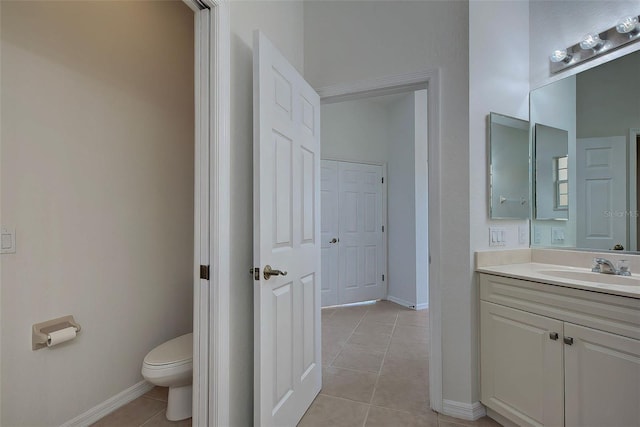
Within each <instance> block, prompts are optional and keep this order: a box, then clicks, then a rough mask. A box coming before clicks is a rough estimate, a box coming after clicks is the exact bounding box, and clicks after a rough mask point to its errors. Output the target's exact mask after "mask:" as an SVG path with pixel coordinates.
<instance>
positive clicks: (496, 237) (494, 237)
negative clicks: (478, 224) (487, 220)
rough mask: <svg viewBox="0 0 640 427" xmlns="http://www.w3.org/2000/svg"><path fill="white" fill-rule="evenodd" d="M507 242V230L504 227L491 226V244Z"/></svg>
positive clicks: (497, 244)
mask: <svg viewBox="0 0 640 427" xmlns="http://www.w3.org/2000/svg"><path fill="white" fill-rule="evenodd" d="M506 244H507V232H506V230H505V228H504V227H489V246H504V245H506Z"/></svg>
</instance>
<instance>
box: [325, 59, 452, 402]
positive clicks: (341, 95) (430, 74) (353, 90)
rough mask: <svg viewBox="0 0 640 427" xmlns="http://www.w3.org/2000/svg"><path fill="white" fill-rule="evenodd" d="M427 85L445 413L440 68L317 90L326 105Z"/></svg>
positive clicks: (432, 355) (436, 351) (436, 386)
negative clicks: (441, 276) (442, 311)
mask: <svg viewBox="0 0 640 427" xmlns="http://www.w3.org/2000/svg"><path fill="white" fill-rule="evenodd" d="M425 87H426V88H427V90H428V95H427V96H428V107H427V108H428V112H427V116H428V118H427V120H428V123H429V130H428V142H427V150H428V156H427V158H428V159H429V255H430V257H431V264H430V268H429V326H430V331H431V334H430V337H429V342H430V344H429V393H430V396H431V399H430V401H431V408H432V409H433V410H435V411H437V412H442V320H441V319H442V315H441V310H442V289H441V281H440V274H441V270H442V267H441V264H442V256H441V250H440V248H441V246H442V244H441V242H442V240H443V238H442V227H441V224H442V212H441V203H440V200H441V194H442V190H441V179H440V176H441V171H440V152H441V141H440V90H441V89H440V69H439V68H435V69H431V70H424V71H419V72H416V73H407V74H397V75H391V76H385V77H380V78H375V79H368V80H361V81H356V82H352V83H346V84H337V85H332V86H325V87H321V88H318V89H316V91H317V92H318V94H319V95H320V101H321V103H323V104H331V103H334V102H341V101H347V100H350V99H359V98H364V97H367V96H372V95H383V94H391V93H397V92H407V91H411V90H418V89H424V88H425Z"/></svg>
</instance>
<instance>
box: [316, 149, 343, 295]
mask: <svg viewBox="0 0 640 427" xmlns="http://www.w3.org/2000/svg"><path fill="white" fill-rule="evenodd" d="M320 180H321V181H322V184H321V189H320V194H321V197H320V204H321V222H322V226H321V228H320V229H321V232H320V236H321V237H320V239H321V240H322V291H321V294H322V306H323V307H328V306H331V305H336V304H338V257H339V250H338V249H339V247H338V244H339V240H338V235H339V232H340V230H339V226H338V200H339V198H340V195H339V194H338V162H337V161H335V160H322V161H321V173H320Z"/></svg>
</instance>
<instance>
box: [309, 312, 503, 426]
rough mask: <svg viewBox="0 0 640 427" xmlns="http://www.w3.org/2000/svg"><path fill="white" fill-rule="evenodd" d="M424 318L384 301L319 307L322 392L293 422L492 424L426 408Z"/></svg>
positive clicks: (425, 315)
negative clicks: (467, 419)
mask: <svg viewBox="0 0 640 427" xmlns="http://www.w3.org/2000/svg"><path fill="white" fill-rule="evenodd" d="M428 337H429V317H428V312H427V311H426V310H421V311H414V310H409V309H407V308H404V307H402V306H399V305H397V304H394V303H392V302H388V301H379V302H377V303H376V304H370V305H360V306H351V307H340V308H326V309H323V310H322V363H323V369H324V371H323V375H322V390H321V391H320V394H319V395H318V397H317V398H316V399H315V400H314V402H313V404H312V405H311V407H310V408H309V410H308V411H307V413H306V414H305V415H304V417H303V418H302V420H301V421H300V423H299V424H298V426H299V427H325V426H335V427H342V426H344V427H354V426H357V427H361V426H365V427H403V426H427V427H460V426H467V427H470V426H481V427H495V426H499V425H500V424H498V423H496V422H495V421H493V420H492V419H490V418H487V417H485V418H483V419H481V420H478V421H475V422H472V421H464V420H458V419H455V418H451V417H447V416H444V415H440V414H438V413H436V412H433V411H432V410H431V409H429V359H428V351H427V347H428Z"/></svg>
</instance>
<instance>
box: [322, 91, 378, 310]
mask: <svg viewBox="0 0 640 427" xmlns="http://www.w3.org/2000/svg"><path fill="white" fill-rule="evenodd" d="M320 102H322V98H321V99H320ZM320 146H322V141H320ZM323 160H329V161H332V162H343V163H359V164H362V165H372V166H380V167H381V168H382V177H383V178H384V179H385V182H383V183H382V225H383V226H384V230H385V231H384V232H383V233H382V256H383V259H384V262H383V265H384V275H385V281H384V295H385V298H386V297H387V296H388V295H389V280H388V279H389V256H388V252H387V251H388V244H387V232H388V230H389V225H388V224H387V181H388V180H387V163H386V162H374V161H368V160H352V159H347V158H341V157H339V156H327V157H322V156H321V157H320V162H322V161H323ZM338 193H339V192H338ZM338 304H339V302H338Z"/></svg>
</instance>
